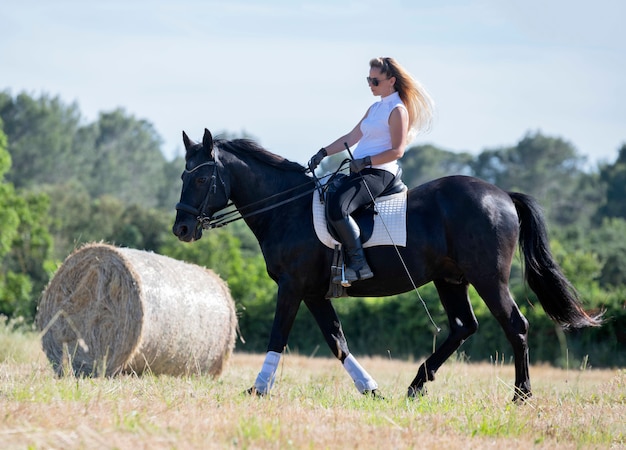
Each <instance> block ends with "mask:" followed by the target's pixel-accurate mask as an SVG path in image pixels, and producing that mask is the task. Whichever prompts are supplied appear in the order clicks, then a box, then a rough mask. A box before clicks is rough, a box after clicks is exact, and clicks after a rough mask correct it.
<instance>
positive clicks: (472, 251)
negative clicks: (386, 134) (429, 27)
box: [173, 129, 601, 401]
mask: <svg viewBox="0 0 626 450" xmlns="http://www.w3.org/2000/svg"><path fill="white" fill-rule="evenodd" d="M183 141H184V144H185V148H186V156H185V159H186V167H185V171H184V173H183V175H182V180H183V187H182V192H181V198H180V203H179V204H178V205H177V206H176V208H177V215H176V222H175V223H174V226H173V233H174V234H175V235H176V236H178V238H179V239H180V240H182V241H186V242H190V241H194V240H197V239H200V238H201V236H202V228H203V226H202V225H204V227H210V226H211V225H210V224H211V223H212V221H215V220H217V221H219V217H217V216H214V215H215V213H216V212H218V211H220V210H223V209H224V208H225V207H226V206H227V205H229V201H232V205H234V207H235V208H237V211H238V212H239V213H240V214H241V215H242V216H243V219H244V220H245V222H246V223H247V225H248V226H249V227H250V229H251V230H252V232H253V233H254V235H255V236H256V238H257V240H258V242H259V245H260V248H261V251H262V252H263V256H264V258H265V261H266V264H267V271H268V273H269V275H270V277H271V278H272V279H273V280H274V281H275V282H276V283H277V284H278V297H277V305H276V312H275V316H274V323H273V326H272V331H271V336H270V339H269V345H268V355H269V354H273V355H276V354H280V353H281V352H282V351H283V349H284V348H285V346H286V345H287V339H288V337H289V332H290V330H291V327H292V325H293V322H294V319H295V317H296V313H297V311H298V308H299V307H300V304H301V302H302V301H304V303H305V305H306V306H307V307H308V309H309V310H310V312H311V313H312V314H313V317H314V318H315V320H316V321H317V324H318V325H319V327H320V329H321V331H322V333H323V335H324V338H325V340H326V342H327V344H328V345H329V346H330V348H331V350H332V352H333V353H334V355H335V356H336V357H337V358H338V359H340V360H341V361H342V363H344V365H345V364H346V358H348V357H350V358H353V356H352V355H350V352H349V350H348V345H347V343H346V338H345V336H344V333H343V331H342V328H341V324H340V321H339V319H338V317H337V314H336V312H335V309H334V308H333V305H332V303H331V301H330V300H328V299H327V298H325V294H326V292H327V289H328V286H329V279H330V266H331V259H332V257H333V251H332V250H331V249H329V248H327V247H325V246H324V245H323V244H322V243H321V242H320V241H319V240H318V238H317V237H316V234H315V231H314V225H313V220H312V212H311V202H312V197H313V195H317V194H314V188H315V183H314V180H313V178H312V177H311V175H309V174H307V170H306V169H305V168H304V167H303V166H301V165H300V164H297V163H294V162H291V161H288V160H286V159H284V158H282V157H280V156H277V155H274V154H272V153H270V152H268V151H267V150H264V149H263V148H261V147H260V146H258V145H257V144H255V143H254V142H252V141H249V140H245V139H236V140H231V141H228V140H215V141H214V140H213V138H212V136H211V133H210V132H209V131H208V130H206V129H205V132H204V137H203V140H202V143H195V142H193V141H191V140H190V139H189V138H188V137H187V135H186V134H185V133H184V132H183ZM406 226H407V233H408V235H407V242H406V247H399V248H397V249H396V248H394V247H393V246H378V247H371V248H367V249H366V250H365V252H366V256H367V260H368V262H369V264H370V266H371V268H372V270H373V272H374V274H375V276H374V278H372V279H369V280H364V281H359V282H356V283H354V285H353V286H352V287H349V288H348V291H347V292H348V294H349V295H351V296H358V297H366V296H369V297H371V296H389V295H395V294H399V293H403V292H407V291H410V290H412V289H413V288H414V284H415V285H416V286H421V285H423V284H425V283H428V282H430V281H433V282H434V285H435V286H436V289H437V292H438V294H439V297H440V299H441V303H442V305H443V307H444V309H445V311H446V313H447V315H448V319H449V334H448V336H447V337H446V339H445V340H444V342H443V343H442V344H441V345H440V346H439V347H438V348H437V349H436V351H435V352H434V353H433V354H432V355H430V357H429V358H428V359H426V361H425V362H424V363H423V364H422V365H421V366H420V367H419V370H418V372H417V375H416V377H415V379H414V380H413V381H412V382H411V384H410V386H409V388H408V395H409V396H411V397H412V396H416V395H418V394H421V393H422V392H423V391H424V384H425V383H426V382H427V381H431V380H433V379H434V375H435V372H436V371H437V370H438V369H439V367H440V366H441V365H442V364H443V362H444V361H445V360H446V359H447V358H448V357H449V356H450V355H452V353H454V352H455V351H456V350H457V349H458V348H459V346H460V345H461V344H462V343H463V342H464V341H465V339H467V338H468V337H469V336H470V335H472V334H473V333H475V332H476V330H477V328H478V322H477V321H476V317H475V316H474V312H473V310H472V306H471V304H470V300H469V297H468V286H469V285H470V284H471V285H472V286H474V288H475V289H476V291H477V292H478V294H479V295H480V297H481V298H482V299H483V301H484V302H485V303H486V304H487V306H488V307H489V310H490V311H491V313H492V314H493V315H494V316H495V317H496V319H497V320H498V322H499V323H500V325H501V326H502V329H503V330H504V333H505V334H506V337H507V339H508V340H509V342H510V343H511V345H512V347H513V353H514V360H515V394H514V398H513V400H514V401H517V400H523V399H525V398H527V397H529V396H530V395H531V387H530V379H529V372H528V366H529V358H528V344H527V335H528V321H527V320H526V318H525V317H524V316H523V315H522V314H521V312H520V310H519V309H518V307H517V305H516V303H515V301H514V300H513V298H512V296H511V293H510V291H509V287H508V279H509V275H510V269H511V261H512V258H513V256H514V253H515V251H516V248H517V245H518V242H519V245H520V247H521V249H522V251H523V255H524V262H525V279H526V281H527V283H528V285H529V286H530V288H531V289H532V290H533V291H534V292H535V293H536V294H537V297H538V298H539V301H540V302H541V305H542V306H543V308H544V310H545V312H546V313H547V314H548V315H549V316H550V317H551V318H552V319H553V320H554V321H555V322H557V323H558V324H560V325H561V326H563V327H585V326H598V325H600V324H601V318H600V316H599V315H598V316H593V315H590V314H588V313H586V312H585V311H584V310H583V308H582V307H581V304H580V301H579V300H578V296H577V294H576V291H575V290H574V288H573V287H572V285H571V284H570V282H569V281H568V280H567V279H566V278H565V276H564V275H563V274H562V272H561V270H560V269H559V267H558V265H557V264H556V262H555V261H554V259H553V257H552V255H551V253H550V249H549V244H548V238H547V233H546V228H545V223H544V219H543V217H542V214H541V211H540V208H539V206H538V204H537V203H536V202H535V201H534V200H533V199H532V198H531V197H529V196H527V195H524V194H520V193H512V192H509V193H507V192H504V191H503V190H501V189H499V188H498V187H496V186H493V185H491V184H488V183H486V182H484V181H482V180H479V179H476V178H472V177H466V176H451V177H445V178H441V179H437V180H434V181H431V182H428V183H426V184H423V185H421V186H418V187H416V188H414V189H411V190H410V191H409V193H408V205H407V225H406ZM398 253H399V254H398ZM405 267H406V269H408V270H406V269H405ZM407 272H408V273H410V277H409V276H408V275H407ZM272 352H274V353H272ZM279 357H280V356H278V358H279ZM266 361H267V360H266ZM355 364H356V366H357V367H358V368H359V369H362V368H360V366H358V363H355ZM276 365H277V361H276V363H275V364H274V368H275V366H276ZM347 370H348V372H349V373H350V374H351V375H353V373H352V372H353V370H352V371H351V370H350V369H349V368H347ZM363 372H364V371H363ZM364 373H365V375H366V378H367V377H369V375H367V373H366V372H364ZM270 375H272V376H273V374H270ZM259 376H261V375H259ZM353 379H355V384H356V383H357V379H356V378H355V376H353ZM370 379H371V377H370ZM257 380H258V379H257ZM372 381H373V380H372ZM270 387H271V383H270V384H269V385H268V388H267V389H268V390H267V391H266V392H269V388H270ZM357 387H359V386H358V384H357ZM376 387H377V386H376V384H375V382H373V383H372V382H370V383H369V384H367V383H366V384H365V385H363V386H362V388H360V389H359V390H361V391H362V392H372V391H374V392H373V393H374V394H376V392H375V389H376Z"/></svg>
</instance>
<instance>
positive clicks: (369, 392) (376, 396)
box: [363, 389, 385, 400]
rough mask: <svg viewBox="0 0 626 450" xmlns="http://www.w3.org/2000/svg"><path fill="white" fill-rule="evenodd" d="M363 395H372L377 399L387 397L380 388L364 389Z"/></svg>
mask: <svg viewBox="0 0 626 450" xmlns="http://www.w3.org/2000/svg"><path fill="white" fill-rule="evenodd" d="M363 395H365V396H366V397H371V398H373V399H376V400H385V397H383V396H382V395H381V394H380V392H378V389H372V390H371V391H370V390H367V391H363Z"/></svg>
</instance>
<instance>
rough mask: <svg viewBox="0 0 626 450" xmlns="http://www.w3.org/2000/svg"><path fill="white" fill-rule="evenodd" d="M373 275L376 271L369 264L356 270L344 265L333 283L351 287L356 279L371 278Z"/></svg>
mask: <svg viewBox="0 0 626 450" xmlns="http://www.w3.org/2000/svg"><path fill="white" fill-rule="evenodd" d="M372 277H374V273H373V272H372V269H370V267H369V266H368V265H367V264H366V265H364V266H363V267H361V268H360V269H359V270H354V269H353V268H351V267H346V266H345V265H344V266H343V267H342V270H341V274H340V275H336V276H335V277H334V278H333V283H336V284H341V285H342V286H343V287H350V286H352V283H353V282H355V281H361V280H369V279H370V278H372Z"/></svg>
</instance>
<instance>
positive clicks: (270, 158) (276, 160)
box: [214, 139, 306, 173]
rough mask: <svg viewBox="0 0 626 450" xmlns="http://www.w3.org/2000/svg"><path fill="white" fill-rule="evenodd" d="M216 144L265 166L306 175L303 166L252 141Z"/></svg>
mask: <svg viewBox="0 0 626 450" xmlns="http://www.w3.org/2000/svg"><path fill="white" fill-rule="evenodd" d="M214 144H215V145H216V146H217V147H218V148H220V149H223V150H226V151H229V152H232V153H235V154H239V155H242V154H245V155H249V156H251V157H253V158H255V159H256V160H257V161H260V162H262V163H264V164H267V165H269V166H272V167H276V168H278V169H282V170H286V171H289V172H299V173H304V172H305V170H306V168H305V167H304V166H302V165H301V164H298V163H296V162H293V161H289V160H288V159H286V158H283V157H282V156H278V155H276V154H274V153H272V152H270V151H269V150H266V149H264V148H263V147H261V146H260V145H259V144H257V143H256V142H254V141H252V140H250V139H233V140H226V139H216V140H215V141H214Z"/></svg>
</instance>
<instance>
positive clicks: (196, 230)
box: [172, 220, 202, 242]
mask: <svg viewBox="0 0 626 450" xmlns="http://www.w3.org/2000/svg"><path fill="white" fill-rule="evenodd" d="M172 233H174V235H175V236H176V237H178V239H179V240H181V241H183V242H193V241H197V240H199V239H200V238H201V237H202V227H201V226H200V223H199V222H197V221H196V220H194V221H193V222H191V221H189V220H187V221H179V220H177V221H176V222H175V223H174V226H173V227H172Z"/></svg>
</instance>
